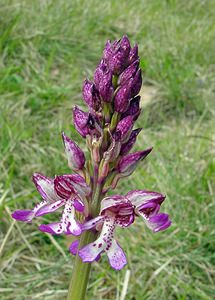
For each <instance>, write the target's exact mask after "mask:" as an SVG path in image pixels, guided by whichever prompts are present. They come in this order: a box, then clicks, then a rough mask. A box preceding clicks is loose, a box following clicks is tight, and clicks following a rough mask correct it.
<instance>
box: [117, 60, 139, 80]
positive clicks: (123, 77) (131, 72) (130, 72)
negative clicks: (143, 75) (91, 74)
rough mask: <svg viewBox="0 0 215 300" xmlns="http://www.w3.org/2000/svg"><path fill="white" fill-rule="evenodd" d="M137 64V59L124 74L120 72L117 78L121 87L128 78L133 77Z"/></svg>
mask: <svg viewBox="0 0 215 300" xmlns="http://www.w3.org/2000/svg"><path fill="white" fill-rule="evenodd" d="M139 62H140V61H139V59H137V60H136V61H134V62H133V63H132V64H131V65H130V66H129V67H127V68H126V69H125V71H124V72H122V74H121V75H120V77H119V82H120V84H121V85H123V84H125V83H126V82H128V80H129V79H130V78H132V77H134V76H135V74H136V72H137V70H138V68H139Z"/></svg>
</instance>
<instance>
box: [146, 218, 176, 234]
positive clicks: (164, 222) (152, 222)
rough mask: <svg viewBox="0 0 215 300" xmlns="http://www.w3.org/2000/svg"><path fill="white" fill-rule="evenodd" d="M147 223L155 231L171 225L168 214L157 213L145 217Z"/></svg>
mask: <svg viewBox="0 0 215 300" xmlns="http://www.w3.org/2000/svg"><path fill="white" fill-rule="evenodd" d="M145 223H146V225H147V226H148V227H149V228H150V229H151V230H153V231H154V232H158V231H162V230H165V229H167V228H168V227H169V226H170V225H171V221H170V220H169V216H168V214H157V215H154V216H152V217H150V218H149V219H145Z"/></svg>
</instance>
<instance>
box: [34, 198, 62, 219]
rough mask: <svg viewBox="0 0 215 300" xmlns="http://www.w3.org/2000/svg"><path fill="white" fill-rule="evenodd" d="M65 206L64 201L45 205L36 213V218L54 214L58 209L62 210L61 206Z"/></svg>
mask: <svg viewBox="0 0 215 300" xmlns="http://www.w3.org/2000/svg"><path fill="white" fill-rule="evenodd" d="M64 204H65V202H64V201H63V200H58V201H56V202H54V203H51V204H48V205H45V206H43V207H42V208H40V209H39V210H38V211H37V212H36V214H35V216H36V217H40V216H43V215H46V214H49V213H52V212H54V211H56V210H57V209H58V208H60V207H61V206H63V205H64Z"/></svg>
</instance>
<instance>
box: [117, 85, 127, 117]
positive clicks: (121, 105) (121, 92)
mask: <svg viewBox="0 0 215 300" xmlns="http://www.w3.org/2000/svg"><path fill="white" fill-rule="evenodd" d="M130 98H131V90H130V87H129V86H128V85H124V86H122V87H120V88H119V89H118V90H117V92H116V95H115V97H114V109H115V111H117V112H119V113H123V112H124V111H126V109H127V108H128V105H129V99H130Z"/></svg>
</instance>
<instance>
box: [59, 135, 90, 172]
mask: <svg viewBox="0 0 215 300" xmlns="http://www.w3.org/2000/svg"><path fill="white" fill-rule="evenodd" d="M62 137H63V142H64V146H65V152H66V156H67V159H68V164H69V167H70V168H71V169H73V170H81V169H83V167H84V164H85V156H84V153H83V151H82V150H81V149H80V148H79V147H78V145H76V143H75V142H73V141H72V140H71V139H70V138H68V136H66V135H65V134H64V133H62Z"/></svg>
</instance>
